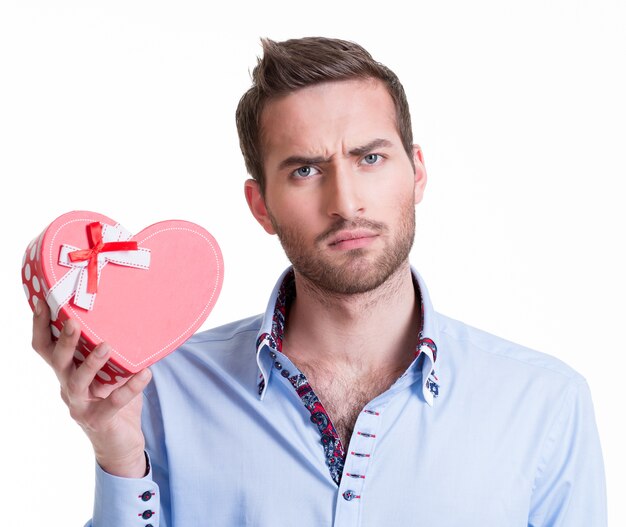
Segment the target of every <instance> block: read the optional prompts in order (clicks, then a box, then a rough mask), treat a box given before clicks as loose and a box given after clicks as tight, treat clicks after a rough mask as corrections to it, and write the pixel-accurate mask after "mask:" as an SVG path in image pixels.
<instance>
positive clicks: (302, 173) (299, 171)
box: [292, 166, 317, 179]
mask: <svg viewBox="0 0 626 527" xmlns="http://www.w3.org/2000/svg"><path fill="white" fill-rule="evenodd" d="M292 174H293V176H295V177H297V178H303V179H304V178H308V177H310V176H314V175H315V174H317V168H315V167H311V166H303V167H300V168H296V169H295V170H294V171H293V172H292Z"/></svg>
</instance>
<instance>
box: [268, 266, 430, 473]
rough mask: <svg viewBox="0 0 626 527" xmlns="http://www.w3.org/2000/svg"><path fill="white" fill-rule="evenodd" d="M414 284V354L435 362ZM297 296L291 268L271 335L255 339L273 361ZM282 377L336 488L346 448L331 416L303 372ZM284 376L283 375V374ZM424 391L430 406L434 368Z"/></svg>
mask: <svg viewBox="0 0 626 527" xmlns="http://www.w3.org/2000/svg"><path fill="white" fill-rule="evenodd" d="M413 283H414V287H415V291H416V293H417V294H418V296H419V301H420V306H421V327H420V332H419V338H418V344H417V347H416V351H415V357H417V356H419V355H420V353H422V352H425V353H426V354H427V355H428V356H430V357H431V360H432V362H433V365H434V363H435V362H436V360H437V346H436V345H435V343H434V342H433V341H432V339H430V338H424V337H423V331H424V302H423V301H422V298H421V293H420V288H419V285H418V283H417V279H416V278H415V276H413ZM295 296H296V284H295V275H294V272H293V269H291V270H290V271H289V272H287V274H286V275H285V277H284V279H283V281H282V284H281V286H280V289H279V291H278V295H277V297H276V304H275V307H274V312H273V316H272V328H271V333H269V334H268V333H262V334H261V335H259V338H258V340H257V348H258V347H259V346H261V345H262V344H263V343H266V344H267V345H268V346H269V347H270V356H271V357H272V359H275V358H276V353H275V352H276V351H278V352H281V353H282V349H283V335H284V332H285V322H286V320H287V314H288V313H289V308H290V306H291V303H292V302H293V299H294V298H295ZM281 374H282V375H283V376H284V377H287V378H289V382H290V383H291V384H292V386H293V387H294V389H295V390H296V393H297V394H298V396H299V397H300V399H301V400H302V403H303V404H304V406H305V407H306V408H307V410H309V412H310V413H311V422H312V423H313V424H315V425H316V427H317V428H318V430H319V432H320V435H321V443H322V446H323V448H324V454H325V457H326V465H327V466H328V468H329V471H330V475H331V477H332V479H333V481H334V482H335V483H336V484H337V485H339V483H340V482H341V475H342V473H343V467H344V463H345V449H344V446H343V445H342V443H341V440H340V438H339V434H338V433H337V431H336V430H335V427H334V425H333V424H332V421H331V420H330V416H329V415H328V413H327V412H326V410H325V408H324V406H323V405H322V403H321V401H320V400H319V398H318V397H317V395H315V392H314V391H313V389H312V388H311V385H310V384H309V381H308V380H307V378H306V376H305V375H304V374H303V373H297V374H295V375H292V376H289V373H288V372H287V371H285V370H282V372H281ZM285 374H286V375H285ZM264 388H265V379H264V378H263V376H262V375H261V377H260V383H259V394H261V393H262V392H263V390H264ZM425 388H427V389H428V393H429V394H430V403H431V404H432V398H433V397H437V396H438V395H439V384H438V379H437V376H436V375H435V370H434V368H433V369H432V370H431V372H430V375H429V376H428V379H427V380H426V384H425Z"/></svg>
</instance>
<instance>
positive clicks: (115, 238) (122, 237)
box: [22, 211, 224, 384]
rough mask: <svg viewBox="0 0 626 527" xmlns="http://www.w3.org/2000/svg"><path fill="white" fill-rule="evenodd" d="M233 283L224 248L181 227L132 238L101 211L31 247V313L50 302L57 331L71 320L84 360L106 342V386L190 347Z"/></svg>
mask: <svg viewBox="0 0 626 527" xmlns="http://www.w3.org/2000/svg"><path fill="white" fill-rule="evenodd" d="M223 278H224V261H223V258H222V253H221V251H220V248H219V245H218V244H217V242H216V241H215V239H214V238H213V236H211V234H209V233H208V232H207V231H206V230H205V229H203V228H202V227H200V226H199V225H196V224H194V223H190V222H187V221H181V220H168V221H162V222H159V223H155V224H154V225H151V226H149V227H147V228H146V229H144V230H142V231H141V232H139V233H138V234H136V235H131V234H130V233H129V232H128V231H126V229H124V228H123V227H122V226H120V225H119V224H118V223H117V222H115V221H113V220H111V219H110V218H107V217H106V216H103V215H102V214H98V213H95V212H86V211H74V212H69V213H67V214H64V215H62V216H60V217H59V218H57V219H56V220H54V221H53V222H52V223H51V224H50V225H49V226H48V227H46V228H45V229H44V231H43V232H42V233H41V234H40V235H39V236H38V237H37V238H35V239H34V240H33V241H32V242H31V243H30V244H29V245H28V248H27V249H26V253H25V254H24V260H23V263H22V282H23V283H24V291H25V292H26V296H27V298H28V302H29V304H30V306H31V308H32V309H33V310H34V309H35V306H36V305H37V303H38V302H47V303H48V305H49V306H50V310H51V317H52V322H51V331H52V334H53V337H54V338H57V337H58V336H59V334H60V331H61V329H62V328H63V324H64V323H65V321H66V320H68V318H73V319H75V320H77V321H78V322H79V324H80V328H81V337H80V341H79V347H78V349H77V350H76V354H75V361H76V362H77V363H80V362H82V361H83V360H84V359H85V357H86V356H87V355H88V354H89V353H91V351H92V350H93V349H94V348H95V347H96V346H97V345H98V344H99V343H100V342H102V341H106V342H107V343H109V344H110V345H111V358H110V360H109V361H108V362H107V364H106V366H105V367H104V368H102V370H100V371H99V372H98V376H97V379H98V380H99V381H100V382H102V383H106V384H113V383H115V382H117V381H120V380H122V379H123V378H124V377H128V376H129V375H131V374H133V373H136V372H137V371H140V370H142V369H143V368H146V367H147V366H150V365H151V364H153V363H155V362H156V361H158V360H160V359H162V358H163V357H165V356H166V355H167V354H169V353H171V352H172V351H173V350H175V349H176V348H177V347H179V346H180V345H181V344H182V343H183V342H185V341H186V340H187V339H188V338H189V337H190V336H191V335H192V334H193V333H194V332H195V331H196V330H197V329H198V328H199V327H200V326H201V325H202V323H203V322H204V321H205V320H206V318H207V317H208V316H209V313H210V312H211V310H212V309H213V307H214V306H215V302H216V301H217V298H218V296H219V294H220V291H221V287H222V281H223Z"/></svg>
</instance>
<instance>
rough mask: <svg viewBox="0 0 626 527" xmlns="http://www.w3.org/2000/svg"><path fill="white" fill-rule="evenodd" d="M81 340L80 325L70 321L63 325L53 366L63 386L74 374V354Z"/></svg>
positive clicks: (55, 348) (52, 361) (55, 350)
mask: <svg viewBox="0 0 626 527" xmlns="http://www.w3.org/2000/svg"><path fill="white" fill-rule="evenodd" d="M79 338H80V329H79V327H78V323H77V322H75V321H74V320H72V319H68V320H67V321H66V322H65V324H64V325H63V330H62V331H61V335H59V340H58V341H57V343H56V346H54V350H53V351H52V358H51V364H52V368H53V369H54V371H55V373H56V374H57V377H58V378H59V381H60V382H61V384H65V383H66V382H67V379H68V378H69V377H70V376H71V375H72V374H73V373H74V371H75V370H76V367H75V366H74V352H75V351H76V345H77V344H78V339H79Z"/></svg>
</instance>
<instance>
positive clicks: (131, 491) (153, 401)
mask: <svg viewBox="0 0 626 527" xmlns="http://www.w3.org/2000/svg"><path fill="white" fill-rule="evenodd" d="M150 388H151V387H150V386H149V387H148V388H146V391H145V392H144V400H143V407H142V408H143V409H142V417H141V419H142V430H143V433H144V437H145V440H146V457H147V461H148V467H149V470H148V474H147V475H146V476H145V477H143V478H121V477H118V476H113V475H111V474H109V473H107V472H105V471H104V470H102V468H101V467H100V466H99V465H98V464H97V463H96V488H95V498H94V511H93V518H92V520H90V521H89V522H87V524H86V525H85V527H111V526H112V525H115V526H116V527H168V526H169V525H170V521H169V503H170V500H169V481H168V478H167V474H168V468H167V456H166V454H165V442H164V439H163V422H162V420H161V412H160V409H159V405H158V398H157V396H156V392H155V391H153V390H151V389H150Z"/></svg>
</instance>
